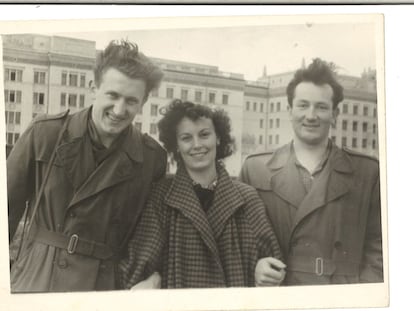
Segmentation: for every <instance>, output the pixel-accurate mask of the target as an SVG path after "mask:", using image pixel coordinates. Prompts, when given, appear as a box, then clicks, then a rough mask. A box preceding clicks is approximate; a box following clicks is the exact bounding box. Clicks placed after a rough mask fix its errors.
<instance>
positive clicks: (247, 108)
mask: <svg viewBox="0 0 414 311" xmlns="http://www.w3.org/2000/svg"><path fill="white" fill-rule="evenodd" d="M246 110H247V111H249V110H250V102H246Z"/></svg>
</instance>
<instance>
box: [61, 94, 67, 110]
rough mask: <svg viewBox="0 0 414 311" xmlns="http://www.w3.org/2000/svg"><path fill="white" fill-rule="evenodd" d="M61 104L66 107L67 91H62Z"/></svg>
mask: <svg viewBox="0 0 414 311" xmlns="http://www.w3.org/2000/svg"><path fill="white" fill-rule="evenodd" d="M60 106H61V107H66V93H60Z"/></svg>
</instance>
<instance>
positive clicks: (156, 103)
mask: <svg viewBox="0 0 414 311" xmlns="http://www.w3.org/2000/svg"><path fill="white" fill-rule="evenodd" d="M2 38H3V63H4V80H5V81H4V98H5V113H6V136H7V145H8V146H9V147H10V146H12V145H13V144H14V143H15V141H16V140H17V139H18V138H19V135H20V134H21V133H22V131H23V130H24V129H25V128H26V127H27V126H28V124H29V123H30V121H31V120H32V118H33V117H34V116H36V115H37V114H39V113H58V112H60V111H64V110H67V109H70V110H71V112H75V111H77V110H79V109H83V108H84V107H87V106H89V105H90V104H91V95H90V92H89V90H88V88H89V83H90V82H91V81H93V66H94V64H95V58H96V47H95V42H94V41H88V40H80V39H73V38H66V37H57V36H43V35H33V34H27V35H4V36H2ZM152 60H153V61H154V62H155V63H156V64H158V65H159V66H160V67H161V68H162V69H163V71H164V74H165V76H164V80H163V82H162V84H161V86H160V88H159V89H158V90H155V91H153V92H152V93H151V94H150V97H149V99H148V101H147V103H146V104H145V105H144V106H143V107H142V110H141V111H140V112H139V113H138V115H137V116H136V118H135V120H134V125H135V126H136V127H138V128H139V129H140V130H142V131H143V132H146V133H149V134H150V135H151V136H153V137H154V138H156V139H157V138H158V133H157V122H158V121H159V119H160V118H161V113H162V110H163V109H162V108H163V107H164V106H165V105H166V104H167V103H169V102H171V100H172V99H174V98H180V99H182V100H189V101H192V102H195V103H200V104H203V105H209V106H210V107H212V108H214V109H217V108H221V109H224V110H226V111H227V113H228V114H229V116H230V118H231V121H232V134H233V136H234V138H235V142H236V152H235V153H234V154H233V155H232V156H231V157H229V159H227V160H226V167H227V169H228V170H229V172H230V174H231V175H233V176H237V175H238V173H239V170H240V167H241V164H242V161H243V160H244V158H245V157H246V156H247V155H248V154H251V153H256V152H264V151H270V150H274V149H275V148H277V147H278V146H280V145H282V144H284V143H286V142H288V141H289V140H291V138H292V130H291V125H290V121H289V113H288V103H287V96H286V86H287V84H288V83H289V81H290V80H291V79H292V77H293V74H294V72H293V71H292V72H286V73H279V74H273V75H267V74H266V70H264V72H263V76H262V77H260V78H259V79H257V81H254V82H251V81H246V80H245V79H244V76H243V74H238V73H226V72H221V71H220V70H219V68H218V67H216V66H210V65H204V64H194V63H188V62H181V61H173V60H166V59H159V58H152ZM302 65H304V64H302ZM340 82H341V84H342V85H343V86H344V88H345V99H344V101H343V102H342V103H341V104H340V109H341V114H340V116H339V117H338V120H337V124H336V126H335V128H333V129H332V131H331V137H332V139H333V140H334V141H335V142H336V144H337V145H339V146H347V147H349V148H351V149H355V150H358V151H361V152H363V153H366V154H369V155H373V156H378V146H377V145H378V139H377V132H378V131H377V117H376V114H377V109H376V82H375V72H374V71H372V70H368V71H365V72H364V73H363V74H362V76H361V77H350V76H340ZM9 149H10V148H9ZM174 167H175V165H174V162H173V161H170V171H173V170H174Z"/></svg>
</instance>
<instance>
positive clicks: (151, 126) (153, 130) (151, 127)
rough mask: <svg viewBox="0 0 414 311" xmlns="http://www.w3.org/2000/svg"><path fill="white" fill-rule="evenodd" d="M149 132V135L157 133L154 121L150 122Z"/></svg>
mask: <svg viewBox="0 0 414 311" xmlns="http://www.w3.org/2000/svg"><path fill="white" fill-rule="evenodd" d="M150 134H151V135H155V134H157V125H156V124H155V123H151V124H150Z"/></svg>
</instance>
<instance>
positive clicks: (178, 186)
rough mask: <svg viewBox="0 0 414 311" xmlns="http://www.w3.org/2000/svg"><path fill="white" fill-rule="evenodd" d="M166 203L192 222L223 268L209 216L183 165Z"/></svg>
mask: <svg viewBox="0 0 414 311" xmlns="http://www.w3.org/2000/svg"><path fill="white" fill-rule="evenodd" d="M165 203H166V204H167V205H168V206H170V207H172V208H175V209H177V210H179V211H180V212H181V213H182V214H183V215H184V216H185V217H187V218H188V219H189V220H190V221H191V223H192V224H193V226H194V228H196V230H197V231H198V232H199V233H200V236H201V238H202V240H203V241H204V243H205V244H206V246H207V247H208V248H209V250H210V251H211V253H212V254H213V255H214V258H215V260H216V263H217V264H218V266H220V267H221V262H220V256H219V252H218V249H217V245H216V241H215V239H214V235H213V231H212V230H211V227H210V224H209V221H208V219H207V215H206V214H205V212H204V211H203V210H202V208H201V205H200V202H199V200H198V198H197V196H196V194H195V192H194V191H193V185H192V182H191V179H190V177H189V176H188V174H187V172H186V171H185V168H184V167H182V165H179V167H178V170H177V173H176V174H175V176H174V179H173V182H172V185H171V187H170V189H169V191H168V193H167V194H166V198H165Z"/></svg>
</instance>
